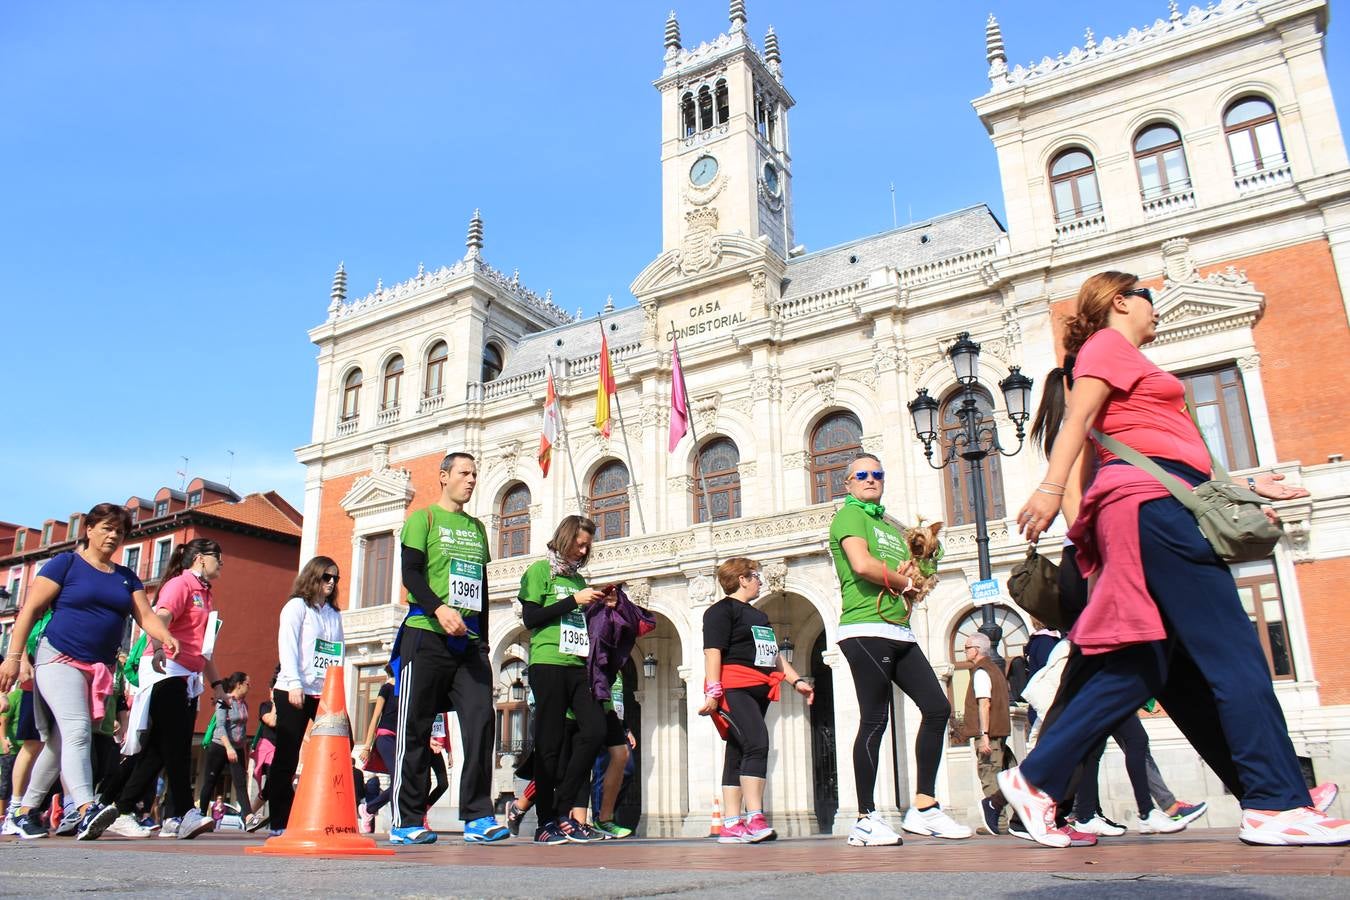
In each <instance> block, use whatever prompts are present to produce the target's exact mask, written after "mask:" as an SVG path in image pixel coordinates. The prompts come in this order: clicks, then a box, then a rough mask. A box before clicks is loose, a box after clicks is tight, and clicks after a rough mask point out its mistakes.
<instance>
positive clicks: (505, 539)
mask: <svg viewBox="0 0 1350 900" xmlns="http://www.w3.org/2000/svg"><path fill="white" fill-rule="evenodd" d="M497 516H498V518H499V519H500V520H501V527H500V528H498V530H497V558H498V559H505V558H506V557H508V556H524V555H525V554H526V553H529V552H530V489H529V488H528V487H526V486H525V485H523V484H516V485H513V486H512V487H511V489H510V490H508V491H507V492H506V493H505V494H502V504H501V507H500V509H498V510H497Z"/></svg>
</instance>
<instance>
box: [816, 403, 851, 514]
mask: <svg viewBox="0 0 1350 900" xmlns="http://www.w3.org/2000/svg"><path fill="white" fill-rule="evenodd" d="M861 452H862V423H861V422H859V421H858V417H857V416H855V415H853V413H847V412H837V413H831V414H830V415H828V416H826V417H825V418H823V419H821V420H820V421H819V422H818V423H817V424H816V428H815V430H814V431H812V432H811V502H812V503H824V502H826V501H827V500H833V499H835V498H836V497H842V496H844V495H845V494H847V493H848V491H846V490H845V489H844V478H845V477H846V476H847V475H848V464H849V462H850V461H852V459H853V457H855V456H857V455H858V454H859V453H861Z"/></svg>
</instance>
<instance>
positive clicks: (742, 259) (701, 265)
mask: <svg viewBox="0 0 1350 900" xmlns="http://www.w3.org/2000/svg"><path fill="white" fill-rule="evenodd" d="M771 258H773V254H772V253H771V252H770V251H769V248H768V247H767V245H765V244H764V242H762V241H759V240H756V239H754V238H748V237H746V236H745V235H743V234H708V235H706V236H703V239H702V240H700V241H698V242H697V246H687V247H684V248H678V247H677V248H674V249H671V250H667V251H666V252H665V253H662V254H661V255H660V256H658V257H657V258H656V259H654V260H652V262H651V263H650V264H648V266H647V268H645V269H643V270H642V272H641V273H639V274H638V277H637V278H636V279H634V280H633V283H632V284H631V285H630V286H629V288H628V289H629V290H630V291H632V292H633V296H635V297H637V298H638V299H639V300H641V299H644V298H650V297H651V296H653V295H660V294H664V293H666V292H667V291H669V290H670V289H671V288H678V289H680V290H684V289H687V288H688V287H689V286H690V285H691V284H692V283H694V282H695V281H703V280H711V281H715V280H719V279H720V278H722V277H725V275H727V274H730V273H733V272H738V271H740V270H741V269H743V268H745V267H746V266H747V265H749V264H763V263H766V262H768V261H769V260H770V259H771ZM782 265H783V264H782V261H781V260H778V264H777V266H776V267H775V268H777V269H781V268H782Z"/></svg>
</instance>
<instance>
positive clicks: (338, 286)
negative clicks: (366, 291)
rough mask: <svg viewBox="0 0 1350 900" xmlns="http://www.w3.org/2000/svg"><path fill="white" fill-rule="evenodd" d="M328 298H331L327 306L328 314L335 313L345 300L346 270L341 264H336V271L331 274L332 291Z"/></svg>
mask: <svg viewBox="0 0 1350 900" xmlns="http://www.w3.org/2000/svg"><path fill="white" fill-rule="evenodd" d="M329 297H330V298H331V302H330V303H329V304H328V311H329V312H337V311H338V310H339V309H341V308H342V304H343V301H345V300H346V299H347V269H346V267H345V266H344V265H343V264H342V263H338V267H337V271H336V272H334V273H333V290H332V293H330V294H329Z"/></svg>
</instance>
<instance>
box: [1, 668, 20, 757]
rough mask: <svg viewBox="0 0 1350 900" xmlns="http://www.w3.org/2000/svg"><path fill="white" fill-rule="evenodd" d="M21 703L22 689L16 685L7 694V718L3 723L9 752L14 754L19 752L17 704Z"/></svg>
mask: <svg viewBox="0 0 1350 900" xmlns="http://www.w3.org/2000/svg"><path fill="white" fill-rule="evenodd" d="M21 703H23V688H21V687H19V685H18V684H15V685H14V688H13V689H12V690H11V691H10V692H9V712H7V713H6V714H5V715H7V716H8V717H9V718H8V720H7V721H6V722H5V737H7V738H9V745H10V750H11V751H12V752H14V753H17V752H18V751H19V744H18V741H19V704H21Z"/></svg>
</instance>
